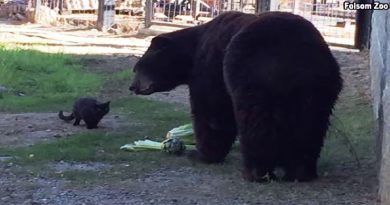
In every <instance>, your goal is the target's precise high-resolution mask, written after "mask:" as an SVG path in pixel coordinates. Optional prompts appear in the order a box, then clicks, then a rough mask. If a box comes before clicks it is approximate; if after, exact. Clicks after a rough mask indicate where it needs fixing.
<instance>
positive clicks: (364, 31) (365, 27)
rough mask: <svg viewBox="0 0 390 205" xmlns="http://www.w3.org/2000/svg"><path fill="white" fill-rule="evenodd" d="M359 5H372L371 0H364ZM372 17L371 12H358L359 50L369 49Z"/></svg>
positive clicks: (357, 38)
mask: <svg viewBox="0 0 390 205" xmlns="http://www.w3.org/2000/svg"><path fill="white" fill-rule="evenodd" d="M359 3H370V0H363V1H360V2H359ZM371 15H372V11H371V10H357V11H356V28H355V47H356V48H358V49H359V50H362V49H364V48H368V47H369V42H370V27H371Z"/></svg>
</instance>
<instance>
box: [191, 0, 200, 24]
mask: <svg viewBox="0 0 390 205" xmlns="http://www.w3.org/2000/svg"><path fill="white" fill-rule="evenodd" d="M192 2H193V3H192V5H193V6H192V14H191V15H192V18H194V19H196V16H197V15H198V14H199V8H200V1H199V0H194V1H192Z"/></svg>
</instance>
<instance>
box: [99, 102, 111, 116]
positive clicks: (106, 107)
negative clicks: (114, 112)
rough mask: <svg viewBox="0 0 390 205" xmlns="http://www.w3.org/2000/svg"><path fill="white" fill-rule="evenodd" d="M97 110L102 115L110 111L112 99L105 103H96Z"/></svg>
mask: <svg viewBox="0 0 390 205" xmlns="http://www.w3.org/2000/svg"><path fill="white" fill-rule="evenodd" d="M95 110H96V111H97V112H98V113H99V114H101V115H105V114H107V113H108V112H109V111H110V101H107V102H105V103H100V102H98V103H96V104H95Z"/></svg>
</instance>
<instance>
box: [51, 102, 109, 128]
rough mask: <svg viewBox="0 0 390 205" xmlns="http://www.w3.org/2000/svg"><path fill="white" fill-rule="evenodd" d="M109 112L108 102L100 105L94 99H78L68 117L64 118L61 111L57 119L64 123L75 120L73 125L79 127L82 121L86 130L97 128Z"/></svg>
mask: <svg viewBox="0 0 390 205" xmlns="http://www.w3.org/2000/svg"><path fill="white" fill-rule="evenodd" d="M109 111H110V101H108V102H105V103H101V102H99V101H97V100H96V99H94V98H80V99H78V100H77V101H76V102H75V103H74V105H73V112H72V114H71V115H69V116H64V114H63V113H62V111H60V112H59V113H58V117H60V119H62V120H65V121H67V122H68V121H71V120H73V119H76V120H75V121H74V123H73V125H75V126H76V125H79V124H80V121H81V120H84V122H85V124H86V125H87V128H88V129H93V128H97V124H98V123H99V121H100V120H101V119H102V118H103V116H104V115H106V114H107V113H108V112H109Z"/></svg>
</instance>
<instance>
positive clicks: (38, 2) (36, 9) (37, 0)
mask: <svg viewBox="0 0 390 205" xmlns="http://www.w3.org/2000/svg"><path fill="white" fill-rule="evenodd" d="M40 8H41V0H35V7H34V19H33V22H34V23H37V22H38V21H39V18H40V15H41V14H40V12H41V9H40Z"/></svg>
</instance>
